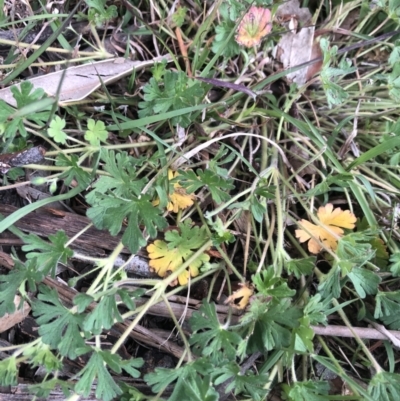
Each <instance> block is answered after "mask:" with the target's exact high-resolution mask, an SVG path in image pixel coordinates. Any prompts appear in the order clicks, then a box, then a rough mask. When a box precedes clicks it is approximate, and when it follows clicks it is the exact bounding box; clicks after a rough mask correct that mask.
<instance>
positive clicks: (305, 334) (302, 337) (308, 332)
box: [291, 316, 314, 354]
mask: <svg viewBox="0 0 400 401" xmlns="http://www.w3.org/2000/svg"><path fill="white" fill-rule="evenodd" d="M292 336H293V337H292V347H291V348H292V349H293V350H294V352H296V353H303V354H305V353H307V352H313V351H314V344H313V341H312V340H313V338H314V330H313V329H312V328H310V319H309V318H308V317H307V316H303V317H302V318H301V319H299V326H298V327H296V328H294V330H293V333H292Z"/></svg>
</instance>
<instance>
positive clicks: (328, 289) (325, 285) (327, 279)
mask: <svg viewBox="0 0 400 401" xmlns="http://www.w3.org/2000/svg"><path fill="white" fill-rule="evenodd" d="M318 291H319V292H320V294H321V296H322V298H323V299H326V298H332V297H333V298H339V296H340V293H341V291H342V284H341V282H340V269H339V268H337V267H335V266H333V267H332V268H331V269H330V270H329V272H328V274H324V275H323V276H321V278H320V280H319V286H318Z"/></svg>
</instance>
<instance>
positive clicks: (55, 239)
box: [22, 230, 74, 277]
mask: <svg viewBox="0 0 400 401" xmlns="http://www.w3.org/2000/svg"><path fill="white" fill-rule="evenodd" d="M49 240H50V244H49V243H48V242H46V241H43V240H42V239H41V238H40V237H38V236H37V235H35V234H29V235H27V236H25V237H24V241H25V245H23V246H22V250H23V251H25V252H29V251H32V250H34V249H37V250H38V252H29V253H28V254H27V255H26V257H27V259H33V258H36V260H37V269H38V270H39V271H42V272H43V274H44V275H47V274H49V272H50V271H51V276H52V277H54V276H55V274H56V268H57V264H58V263H63V264H64V265H65V264H66V263H67V260H68V258H70V257H72V255H73V254H74V252H73V250H72V249H71V248H68V247H65V244H66V243H67V242H68V240H69V238H68V237H67V236H66V235H65V232H64V231H63V230H60V231H57V233H56V234H51V235H49Z"/></svg>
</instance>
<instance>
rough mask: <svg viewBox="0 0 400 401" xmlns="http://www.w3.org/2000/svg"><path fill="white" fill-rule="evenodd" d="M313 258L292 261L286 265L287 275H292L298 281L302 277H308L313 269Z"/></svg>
mask: <svg viewBox="0 0 400 401" xmlns="http://www.w3.org/2000/svg"><path fill="white" fill-rule="evenodd" d="M316 259H317V258H316V257H315V256H309V257H308V258H303V259H292V260H290V261H288V262H287V263H286V266H285V267H286V270H287V272H288V273H289V274H294V276H295V277H296V278H297V279H299V278H300V277H301V276H302V275H305V276H308V275H310V274H311V273H312V272H313V270H314V267H315V261H316Z"/></svg>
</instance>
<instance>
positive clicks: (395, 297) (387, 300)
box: [374, 291, 400, 330]
mask: <svg viewBox="0 0 400 401" xmlns="http://www.w3.org/2000/svg"><path fill="white" fill-rule="evenodd" d="M375 299H376V306H375V313H374V317H375V318H376V319H378V318H379V319H381V320H382V321H383V322H384V324H385V325H387V326H389V328H391V329H394V330H398V329H399V328H400V315H399V308H400V292H399V291H393V292H381V291H378V294H377V295H376V297H375Z"/></svg>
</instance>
